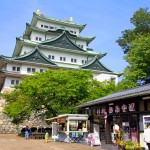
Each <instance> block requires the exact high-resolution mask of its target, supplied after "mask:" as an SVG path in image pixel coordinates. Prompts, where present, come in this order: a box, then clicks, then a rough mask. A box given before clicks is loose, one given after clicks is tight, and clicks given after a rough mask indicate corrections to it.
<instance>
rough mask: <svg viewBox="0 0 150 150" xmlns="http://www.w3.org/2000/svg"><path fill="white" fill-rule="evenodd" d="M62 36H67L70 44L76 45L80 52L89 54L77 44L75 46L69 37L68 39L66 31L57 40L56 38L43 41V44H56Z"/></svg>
mask: <svg viewBox="0 0 150 150" xmlns="http://www.w3.org/2000/svg"><path fill="white" fill-rule="evenodd" d="M62 36H66V38H67V39H68V40H69V42H70V43H71V44H72V45H74V46H75V47H76V48H78V49H79V50H81V51H84V52H87V51H86V50H84V49H82V48H80V47H79V46H77V45H76V44H74V43H73V42H72V41H71V40H70V39H69V37H68V35H67V33H66V31H63V32H62V34H61V35H59V36H58V37H56V38H54V39H51V40H47V41H43V42H41V43H43V44H44V43H48V42H54V41H56V40H58V39H60V38H61V37H62Z"/></svg>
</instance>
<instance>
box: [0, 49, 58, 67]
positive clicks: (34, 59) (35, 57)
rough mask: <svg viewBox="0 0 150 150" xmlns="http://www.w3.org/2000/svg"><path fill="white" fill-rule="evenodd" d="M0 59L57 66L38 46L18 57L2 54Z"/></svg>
mask: <svg viewBox="0 0 150 150" xmlns="http://www.w3.org/2000/svg"><path fill="white" fill-rule="evenodd" d="M0 59H5V60H11V61H21V62H28V63H29V62H31V63H35V64H48V65H52V66H57V65H56V64H55V63H54V62H52V61H51V60H49V59H47V57H46V56H45V55H44V54H43V53H41V52H40V51H39V50H38V48H37V47H36V48H35V49H34V50H32V51H30V52H29V53H26V54H24V55H21V56H18V57H6V56H2V55H1V56H0Z"/></svg>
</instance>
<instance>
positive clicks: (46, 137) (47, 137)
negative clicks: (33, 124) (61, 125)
mask: <svg viewBox="0 0 150 150" xmlns="http://www.w3.org/2000/svg"><path fill="white" fill-rule="evenodd" d="M48 139H49V133H48V132H46V133H45V142H46V143H47V142H48Z"/></svg>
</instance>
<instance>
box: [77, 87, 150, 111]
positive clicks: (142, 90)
mask: <svg viewBox="0 0 150 150" xmlns="http://www.w3.org/2000/svg"><path fill="white" fill-rule="evenodd" d="M149 94H150V84H146V85H143V86H138V87H135V88H131V89H127V90H124V91H121V92H116V93H113V94H110V95H108V96H105V97H102V98H98V99H95V100H92V101H89V102H86V103H83V104H81V105H79V106H77V107H78V108H81V107H86V106H92V105H97V104H100V103H105V102H111V101H114V100H120V99H125V98H131V97H136V96H143V95H149Z"/></svg>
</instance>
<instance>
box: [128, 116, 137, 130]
mask: <svg viewBox="0 0 150 150" xmlns="http://www.w3.org/2000/svg"><path fill="white" fill-rule="evenodd" d="M130 129H131V131H136V130H137V115H131V118H130Z"/></svg>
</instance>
